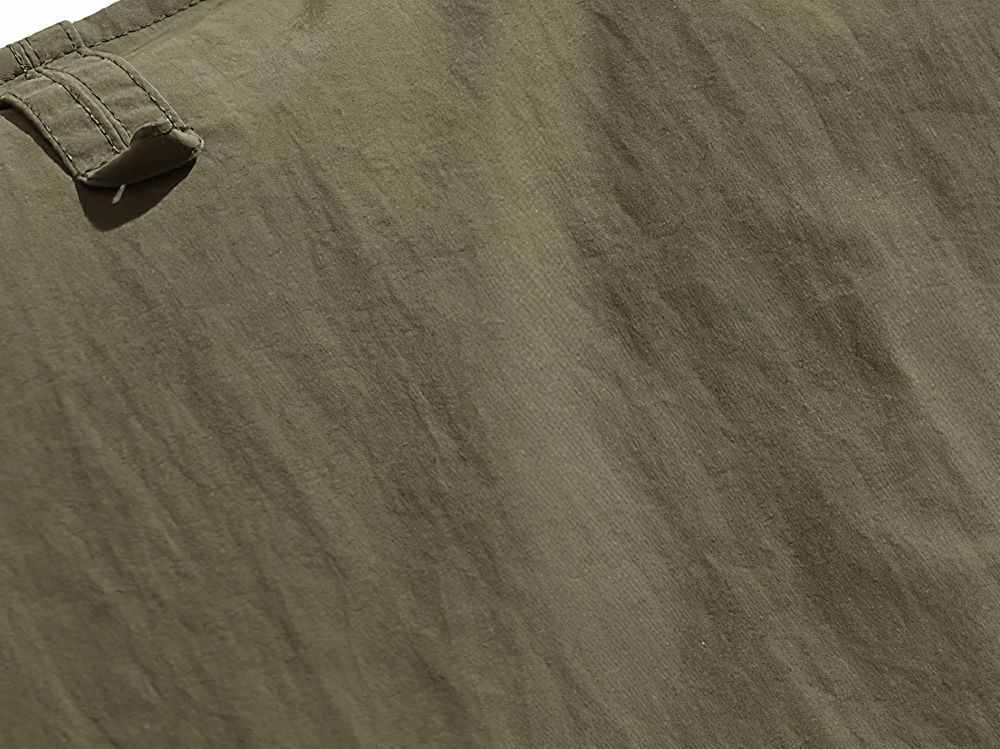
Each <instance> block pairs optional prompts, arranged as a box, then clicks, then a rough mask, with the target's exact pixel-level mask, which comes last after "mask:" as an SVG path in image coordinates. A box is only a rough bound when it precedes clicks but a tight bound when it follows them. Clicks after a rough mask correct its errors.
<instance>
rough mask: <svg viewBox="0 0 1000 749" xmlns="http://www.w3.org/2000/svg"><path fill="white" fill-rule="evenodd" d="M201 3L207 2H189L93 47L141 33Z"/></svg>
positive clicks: (95, 43)
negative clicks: (137, 32)
mask: <svg viewBox="0 0 1000 749" xmlns="http://www.w3.org/2000/svg"><path fill="white" fill-rule="evenodd" d="M203 2H207V0H191V2H190V3H188V4H187V5H185V6H184V7H183V8H178V9H177V10H172V11H170V12H169V13H165V14H164V15H162V16H160V17H159V18H157V19H156V20H155V21H150V22H149V23H147V24H144V25H142V26H137V27H136V28H134V29H129V30H128V31H123V32H122V33H121V34H118V35H117V36H110V37H108V38H107V39H102V40H101V41H99V42H94V46H95V47H96V46H97V45H99V44H107V43H108V42H111V41H114V40H115V39H121V38H122V37H123V36H128V35H129V34H134V33H135V32H136V31H142V30H143V29H148V28H149V27H150V26H153V25H154V24H157V23H159V22H160V21H162V20H164V19H165V18H170V17H171V16H176V15H177V14H178V13H183V12H184V11H186V10H187V9H188V8H193V7H194V6H196V5H198V4H199V3H203Z"/></svg>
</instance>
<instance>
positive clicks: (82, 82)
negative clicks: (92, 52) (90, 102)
mask: <svg viewBox="0 0 1000 749" xmlns="http://www.w3.org/2000/svg"><path fill="white" fill-rule="evenodd" d="M58 72H59V73H61V74H62V75H65V76H68V77H69V78H72V79H73V80H74V81H76V82H77V83H78V84H79V85H80V87H81V88H83V89H86V90H87V92H88V93H89V94H90V95H91V96H93V97H94V98H95V99H97V101H98V103H100V105H101V106H102V107H104V109H105V110H106V111H107V113H108V116H110V117H111V119H113V120H114V121H115V122H117V123H118V125H119V127H121V129H122V130H124V131H125V133H127V134H128V136H129V138H131V137H132V131H131V130H129V129H128V127H126V125H125V123H124V122H122V121H121V119H120V118H119V117H118V115H116V114H115V112H114V110H113V109H111V107H110V106H108V103H107V102H106V101H104V99H102V98H101V97H100V96H99V95H98V94H97V92H96V91H94V89H92V88H91V87H90V86H89V85H88V84H87V82H86V81H85V80H83V78H80V77H79V76H77V75H74V74H73V73H70V72H69V71H68V70H59V71H58Z"/></svg>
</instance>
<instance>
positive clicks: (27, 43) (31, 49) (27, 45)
mask: <svg viewBox="0 0 1000 749" xmlns="http://www.w3.org/2000/svg"><path fill="white" fill-rule="evenodd" d="M21 44H22V45H23V46H24V51H25V53H27V55H28V60H30V61H31V64H32V67H35V68H37V67H39V66H40V65H44V64H45V61H44V60H43V59H42V56H41V55H40V54H38V50H37V49H35V45H34V44H32V43H31V39H28V38H27V37H25V38H24V39H22V40H21ZM31 55H34V56H35V59H36V60H38V62H35V61H34V60H31Z"/></svg>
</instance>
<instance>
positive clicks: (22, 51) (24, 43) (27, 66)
mask: <svg viewBox="0 0 1000 749" xmlns="http://www.w3.org/2000/svg"><path fill="white" fill-rule="evenodd" d="M207 1H208V0H189V2H188V4H187V5H183V6H181V7H180V8H177V9H175V10H172V11H170V12H168V13H164V14H163V15H161V16H158V17H157V18H155V19H153V20H152V21H149V22H148V23H144V24H141V25H139V26H135V27H132V28H129V29H127V30H126V31H123V32H121V33H118V34H115V35H113V36H108V37H103V38H100V39H93V40H89V42H88V44H89V45H90V46H91V47H93V46H96V45H100V44H106V43H108V42H111V41H114V40H115V39H121V38H122V37H126V36H128V35H129V34H134V33H135V32H137V31H142V30H143V29H147V28H149V27H150V26H155V25H156V24H158V23H160V22H161V21H163V20H166V19H167V18H171V17H172V16H176V15H177V14H178V13H182V12H184V11H185V10H188V9H189V8H193V7H194V6H196V5H200V4H201V3H203V2H207ZM121 2H122V0H119V3H116V4H115V5H113V6H111V7H110V8H106V9H105V10H104V11H99V12H98V14H100V13H104V12H107V11H109V10H112V9H114V8H115V7H116V6H117V5H119V4H120V3H121ZM98 14H95V16H96V15H98ZM60 26H62V27H63V30H64V31H65V32H66V35H67V36H68V37H69V39H70V42H71V43H72V45H73V50H72V51H80V50H81V49H83V48H84V47H85V45H84V44H83V41H82V40H81V39H80V37H79V34H76V38H74V36H73V34H72V33H70V31H69V30H68V29H67V28H66V27H67V26H69V27H70V28H73V26H72V24H69V23H66V22H63V23H62V24H60ZM74 33H75V29H74ZM7 48H8V49H9V50H10V51H11V53H12V54H13V55H14V58H15V60H16V61H17V64H18V66H19V67H20V68H21V69H20V71H19V72H16V73H11V74H9V75H6V76H0V84H3V83H6V82H8V81H12V80H14V79H15V78H18V77H19V76H22V75H24V74H25V73H27V72H28V71H29V70H31V69H33V68H36V67H38V66H39V65H42V64H45V63H48V62H52V61H53V60H57V59H59V57H54V58H51V59H48V60H43V59H42V56H41V55H39V54H38V53H37V51H36V50H35V49H34V48H33V47H31V42H30V40H29V39H23V40H21V41H20V42H15V43H14V44H10V45H7ZM0 49H3V48H2V47H0ZM29 49H30V53H29ZM66 54H69V53H68V52H67V53H66ZM32 56H34V57H35V58H36V60H37V62H36V61H35V60H32V59H31V57H32ZM61 56H65V55H61ZM154 102H155V99H154Z"/></svg>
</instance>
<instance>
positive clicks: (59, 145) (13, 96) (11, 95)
mask: <svg viewBox="0 0 1000 749" xmlns="http://www.w3.org/2000/svg"><path fill="white" fill-rule="evenodd" d="M8 97H9V98H11V99H16V100H17V101H19V102H21V103H22V104H23V105H24V106H25V108H26V109H28V111H30V112H31V113H32V114H34V115H35V117H36V119H37V120H38V124H40V125H41V126H42V127H43V128H45V132H47V133H48V134H49V137H51V138H52V143H53V145H55V146H56V147H57V148H58V149H59V150H60V151H61V152H62V155H63V156H65V157H66V158H67V159H69V160H70V162H72V161H73V156H72V155H71V154H70V152H69V151H67V150H66V147H65V146H64V145H63V144H62V143H60V142H59V139H58V138H57V137H56V134H55V133H54V132H52V128H50V127H49V126H48V125H46V124H45V120H44V119H42V115H40V114H39V113H38V110H36V109H35V108H34V107H33V106H31V105H30V104H29V103H28V102H27V100H26V99H24V98H22V97H20V96H18V95H17V94H14V93H11V92H10V91H5V92H3V93H2V94H0V101H2V100H3V99H6V98H8ZM74 168H75V167H74ZM77 171H79V170H77Z"/></svg>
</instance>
